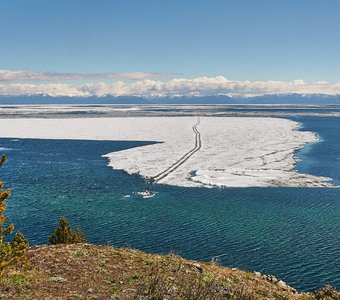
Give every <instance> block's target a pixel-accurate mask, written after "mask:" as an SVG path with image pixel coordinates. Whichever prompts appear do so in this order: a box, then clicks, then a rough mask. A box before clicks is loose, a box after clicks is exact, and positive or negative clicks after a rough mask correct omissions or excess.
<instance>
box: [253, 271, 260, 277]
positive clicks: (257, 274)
mask: <svg viewBox="0 0 340 300" xmlns="http://www.w3.org/2000/svg"><path fill="white" fill-rule="evenodd" d="M254 274H255V276H256V277H261V276H262V274H261V273H260V272H254Z"/></svg>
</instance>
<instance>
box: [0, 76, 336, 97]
mask: <svg viewBox="0 0 340 300" xmlns="http://www.w3.org/2000/svg"><path fill="white" fill-rule="evenodd" d="M15 72H18V73H15ZM15 74H17V77H16V76H15ZM34 74H35V73H32V72H27V71H10V72H7V73H6V72H4V71H0V95H6V96H19V95H35V94H45V95H49V96H53V97H58V96H66V97H67V96H69V97H92V96H96V97H101V96H105V95H112V96H138V97H144V98H153V97H182V96H187V97H192V96H215V95H227V96H231V97H254V96H262V95H267V94H277V95H280V94H292V93H296V94H303V95H309V94H325V95H337V94H340V82H324V81H322V82H305V81H303V80H294V81H271V80H269V81H234V80H229V79H228V78H226V77H224V76H216V77H199V78H194V79H184V78H182V79H181V78H180V79H178V78H177V79H171V80H168V81H166V80H160V79H158V80H154V79H149V78H147V77H150V74H153V75H152V76H156V74H158V75H159V77H162V76H165V74H168V73H126V74H119V75H118V73H104V74H77V73H67V74H66V73H61V74H58V73H37V75H34ZM44 74H45V75H44ZM100 76H102V77H100ZM115 76H116V77H115ZM124 76H125V77H124ZM99 77H100V78H102V79H103V78H105V79H113V80H115V81H113V82H111V83H107V82H89V83H84V84H80V85H76V84H69V83H60V82H57V81H58V80H59V81H62V80H66V79H67V78H68V80H71V79H72V80H75V79H88V80H91V79H94V78H95V79H98V78H99ZM37 78H39V80H38V79H37ZM117 78H119V79H118V80H117ZM24 80H26V82H22V81H24ZM131 80H132V81H131ZM33 81H35V82H34V83H32V82H33ZM36 81H49V82H47V83H39V84H38V83H36ZM1 82H2V83H1Z"/></svg>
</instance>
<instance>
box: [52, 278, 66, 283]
mask: <svg viewBox="0 0 340 300" xmlns="http://www.w3.org/2000/svg"><path fill="white" fill-rule="evenodd" d="M48 280H49V281H53V282H59V283H64V282H67V279H66V278H63V277H59V276H55V277H50V278H49V279H48Z"/></svg>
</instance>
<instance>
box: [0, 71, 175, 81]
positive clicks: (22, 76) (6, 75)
mask: <svg viewBox="0 0 340 300" xmlns="http://www.w3.org/2000/svg"><path fill="white" fill-rule="evenodd" d="M174 75H177V74H174V73H157V72H131V73H54V72H33V71H12V70H0V82H5V83H17V82H23V83H26V82H41V81H47V82H51V81H68V80H91V79H92V80H98V79H114V80H143V79H147V78H164V77H174Z"/></svg>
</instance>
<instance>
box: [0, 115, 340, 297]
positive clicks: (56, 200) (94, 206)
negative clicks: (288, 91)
mask: <svg viewBox="0 0 340 300" xmlns="http://www.w3.org/2000/svg"><path fill="white" fill-rule="evenodd" d="M294 120H298V121H301V122H303V127H302V128H301V130H312V131H314V132H316V133H317V134H318V135H319V136H320V138H321V140H322V141H321V142H318V143H314V144H311V145H309V146H307V147H305V148H304V150H302V151H300V152H299V153H298V154H297V156H298V158H300V159H302V161H301V162H300V163H298V165H297V166H296V168H297V169H298V170H299V171H301V172H308V173H311V174H315V175H323V176H330V177H332V178H333V179H334V182H335V183H340V133H339V132H340V130H339V128H340V118H336V117H301V118H296V119H294ZM145 144H148V143H146V142H138V141H136V142H126V141H115V142H109V141H72V140H37V139H19V140H16V139H14V140H13V139H0V151H1V152H5V153H6V154H7V155H8V157H9V160H8V162H7V163H6V165H5V167H4V168H2V169H1V170H0V178H2V179H4V180H5V181H6V182H7V184H8V186H9V187H10V188H11V189H12V194H13V196H12V197H11V200H10V201H9V211H8V213H9V214H10V216H11V220H12V221H13V222H14V223H15V224H16V225H17V229H20V230H22V231H23V232H24V234H25V235H26V236H27V237H28V239H29V240H30V242H31V244H46V242H47V237H48V235H50V233H51V231H52V229H53V228H54V227H56V226H57V220H58V218H59V217H60V216H62V215H64V216H66V217H67V218H68V219H69V221H70V222H71V223H72V225H74V226H78V225H80V226H82V228H83V230H84V231H85V233H86V235H87V237H88V239H89V241H90V242H93V243H98V244H107V243H109V244H113V245H117V246H129V247H133V248H138V249H142V250H145V251H148V252H160V253H167V252H169V251H174V252H175V253H177V254H180V255H182V256H184V257H187V258H192V259H199V260H207V261H209V260H211V258H212V257H216V256H218V260H219V262H220V263H221V264H223V265H227V266H237V267H239V268H243V269H246V270H250V271H253V270H258V271H261V272H263V273H266V274H274V275H275V276H277V277H279V278H280V279H282V280H285V281H286V282H287V283H289V284H291V285H293V286H294V287H297V288H299V289H302V290H310V289H316V288H319V287H321V286H323V285H325V284H331V285H333V286H335V287H337V288H340V276H339V274H340V189H327V188H322V189H319V188H247V189H241V188H230V189H205V188H181V187H171V186H165V185H154V186H149V185H147V184H146V183H145V182H144V181H143V180H141V179H140V178H139V177H138V176H130V175H127V174H126V173H124V172H122V171H117V170H112V169H111V168H109V167H107V160H106V159H105V158H102V157H101V155H103V154H106V153H108V152H112V151H118V150H122V149H127V148H131V147H136V146H141V145H145ZM145 188H151V189H152V190H154V191H157V192H159V194H158V195H157V196H156V197H154V198H152V199H148V200H147V199H142V198H140V197H139V196H138V195H137V194H135V193H136V192H138V191H141V190H143V189H145ZM127 195H130V197H126V196H127Z"/></svg>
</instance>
